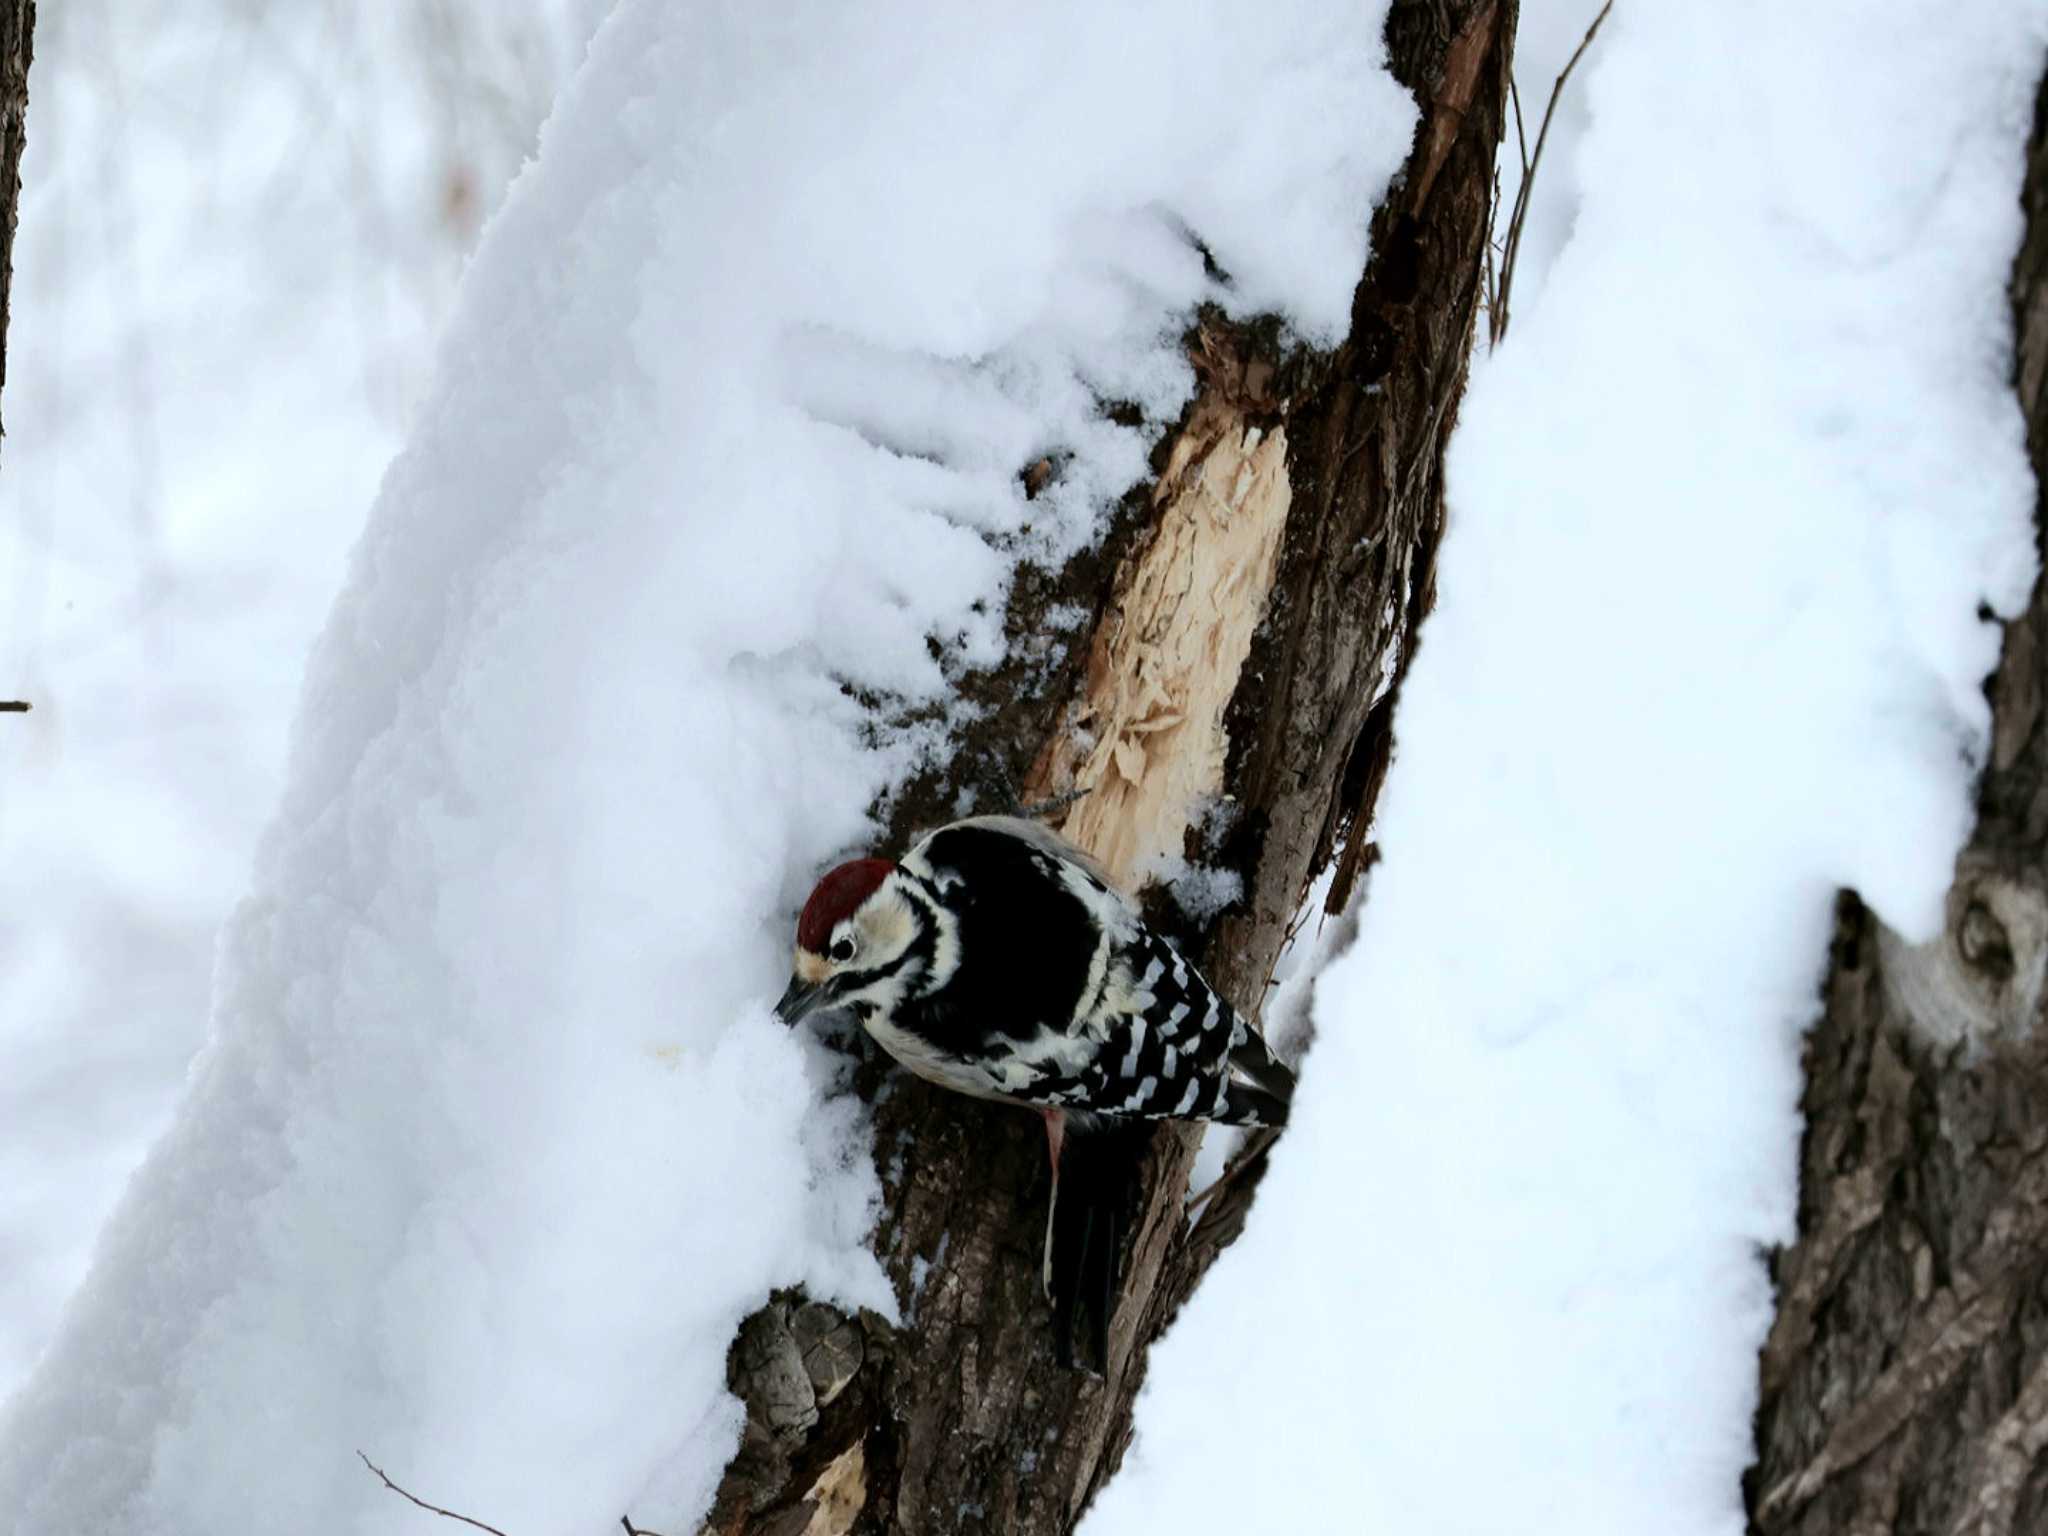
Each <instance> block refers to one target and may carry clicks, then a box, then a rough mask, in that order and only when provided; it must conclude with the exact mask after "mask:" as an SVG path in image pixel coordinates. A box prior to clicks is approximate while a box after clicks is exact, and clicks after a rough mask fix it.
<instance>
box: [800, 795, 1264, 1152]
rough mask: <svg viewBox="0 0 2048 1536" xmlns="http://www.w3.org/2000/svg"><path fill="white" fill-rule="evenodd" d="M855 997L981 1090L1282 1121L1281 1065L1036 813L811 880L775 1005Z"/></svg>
mask: <svg viewBox="0 0 2048 1536" xmlns="http://www.w3.org/2000/svg"><path fill="white" fill-rule="evenodd" d="M821 1007H832V1008H845V1009H848V1010H850V1011H851V1012H852V1013H853V1014H854V1015H855V1016H856V1017H858V1018H859V1019H860V1021H861V1023H862V1024H863V1025H864V1026H865V1027H866V1029H867V1031H868V1033H869V1034H871V1035H873V1036H874V1038H875V1039H876V1041H877V1042H878V1043H879V1044H880V1045H881V1046H882V1048H883V1049H884V1050H886V1051H888V1052H889V1054H890V1055H892V1056H894V1057H895V1058H896V1059H897V1060H898V1061H900V1062H902V1063H903V1064H904V1065H905V1066H906V1067H908V1068H909V1069H910V1070H911V1071H913V1072H915V1073H917V1074H918V1075H919V1076H920V1077H924V1078H928V1079H930V1080H931V1081H933V1082H935V1083H938V1084H940V1085H941V1086H943V1087H947V1088H951V1089H954V1090H956V1091H958V1092H960V1093H967V1094H973V1095H974V1096H975V1097H977V1098H985V1099H1001V1100H1005V1101H1007V1102H1010V1103H1015V1104H1029V1105H1033V1106H1036V1107H1038V1108H1042V1109H1061V1110H1082V1111H1087V1112H1090V1113H1093V1114H1099V1115H1111V1116H1119V1117H1126V1116H1127V1117H1136V1118H1143V1119H1174V1120H1213V1121H1217V1122H1219V1123H1221V1124H1225V1125H1246V1126H1252V1125H1280V1124H1283V1123H1284V1122H1285V1121H1286V1118H1287V1100H1288V1096H1289V1094H1290V1093H1291V1091H1292V1088H1293V1075H1292V1074H1291V1073H1290V1072H1289V1071H1288V1070H1287V1068H1286V1067H1285V1066H1284V1065H1282V1064H1281V1063H1280V1062H1279V1060H1278V1059H1277V1058H1275V1057H1274V1055H1273V1053H1272V1052H1271V1051H1270V1050H1268V1049H1267V1048H1266V1043H1265V1041H1264V1040H1263V1039H1261V1038H1260V1036H1259V1034H1258V1032H1257V1031H1256V1030H1254V1029H1252V1028H1251V1027H1250V1026H1249V1025H1248V1024H1246V1023H1245V1021H1244V1020H1243V1019H1242V1018H1240V1017H1239V1016H1238V1014H1237V1013H1236V1011H1235V1010H1234V1009H1232V1008H1231V1006H1230V1005H1229V1004H1228V1003H1227V1002H1225V1001H1224V1000H1223V999H1222V998H1221V997H1219V996H1218V995H1217V994H1216V992H1215V991H1214V989H1212V988H1211V987H1210V986H1209V984H1208V982H1206V981H1204V980H1203V979H1202V977H1201V975H1200V973H1199V972H1197V971H1196V970H1195V968H1194V967H1193V966H1192V965H1190V964H1189V963H1188V962H1187V960H1186V959H1184V958H1183V957H1182V956H1181V955H1180V953H1179V952H1178V951H1177V950H1175V949H1174V947H1173V946H1172V945H1171V944H1169V943H1167V942H1166V940H1165V939H1163V938H1161V937H1159V935H1158V934H1156V933H1154V932H1153V931H1152V930H1151V928H1150V927H1148V926H1147V925H1146V923H1145V920H1144V918H1143V917H1141V916H1140V915H1139V913H1138V911H1137V909H1136V908H1135V907H1133V906H1132V905H1131V903H1130V902H1129V901H1128V900H1127V899H1126V898H1125V897H1124V896H1123V895H1122V894H1121V893H1119V892H1118V891H1117V890H1116V888H1115V887H1114V886H1113V885H1112V884H1111V883H1110V881H1109V878H1108V876H1107V875H1106V874H1104V873H1103V871H1102V870H1101V869H1100V868H1099V867H1098V866H1097V865H1096V864H1095V863H1094V861H1092V860H1091V859H1089V858H1088V857H1087V856H1086V855H1085V854H1083V853H1081V852H1080V850H1079V849H1076V848H1074V847H1073V846H1072V845H1070V844H1068V843H1067V842H1065V841H1064V840H1062V839H1061V838H1059V837H1058V836H1056V835H1055V834H1053V833H1052V832H1050V831H1048V830H1046V829H1045V828H1044V827H1041V826H1039V825H1037V824H1036V823H1034V822H1029V821H1022V820H1018V819H1016V818H1013V817H1006V816H980V817H976V818H974V819H972V820H969V821H957V822H954V823H952V824H951V825H950V826H944V827H941V828H939V830H938V831H936V832H933V833H930V834H929V835H927V836H926V837H924V838H923V839H922V840H921V841H920V842H918V844H917V845H916V846H915V847H913V848H912V849H911V850H910V852H909V853H907V854H905V855H904V856H903V858H902V860H901V861H900V862H898V863H896V864H893V865H892V864H889V863H888V862H886V861H885V860H880V859H861V860H856V861H855V862H854V863H851V864H843V865H841V866H840V867H839V868H838V869H835V870H833V871H832V872H831V873H830V874H828V875H827V876H826V877H825V878H824V879H823V880H821V881H820V882H819V883H818V887H817V889H816V890H815V891H814V892H813V893H812V895H811V899H810V901H809V902H808V903H806V904H805V907H804V912H803V917H802V918H801V919H800V920H799V922H798V925H797V957H796V975H795V978H794V979H793V980H792V981H791V983H790V989H789V992H788V993H787V994H785V996H784V997H783V1000H782V1002H781V1004H780V1005H779V1007H778V1012H779V1013H780V1014H781V1015H782V1017H784V1018H785V1019H789V1020H792V1021H793V1020H794V1019H797V1018H801V1017H802V1016H803V1015H804V1014H807V1013H809V1012H812V1011H813V1010H814V1009H817V1008H821Z"/></svg>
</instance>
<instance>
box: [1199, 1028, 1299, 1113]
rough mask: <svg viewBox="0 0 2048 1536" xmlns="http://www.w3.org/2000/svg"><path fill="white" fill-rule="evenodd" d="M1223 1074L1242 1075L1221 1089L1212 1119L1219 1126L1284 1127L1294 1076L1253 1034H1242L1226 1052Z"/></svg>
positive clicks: (1229, 1080) (1255, 1032) (1253, 1032)
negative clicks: (1221, 1097)
mask: <svg viewBox="0 0 2048 1536" xmlns="http://www.w3.org/2000/svg"><path fill="white" fill-rule="evenodd" d="M1225 1071H1226V1073H1227V1074H1237V1073H1241V1074H1243V1075H1242V1076H1241V1077H1240V1076H1234V1075H1233V1076H1230V1077H1229V1079H1228V1081H1227V1082H1226V1084H1225V1086H1224V1089H1223V1100H1222V1103H1221V1104H1220V1105H1219V1106H1218V1108H1217V1113H1216V1115H1215V1117H1214V1118H1215V1120H1216V1122H1217V1123H1218V1124H1219V1125H1285V1124H1286V1123H1287V1110H1288V1107H1289V1105H1291V1104H1292V1103H1293V1102H1294V1074H1293V1073H1292V1072H1290V1071H1289V1070H1288V1068H1287V1063H1286V1062H1284V1061H1282V1060H1281V1059H1280V1058H1279V1057H1278V1056H1275V1055H1274V1054H1273V1048H1272V1047H1271V1046H1269V1045H1267V1044H1266V1041H1265V1037H1264V1036H1262V1035H1261V1034H1260V1033H1259V1032H1258V1031H1257V1030H1255V1029H1248V1030H1246V1031H1245V1032H1244V1038H1243V1039H1242V1040H1239V1041H1238V1042H1237V1043H1236V1044H1235V1045H1233V1046H1232V1047H1231V1048H1230V1062H1229V1065H1228V1066H1227V1067H1226V1068H1225ZM1246 1078H1249V1079H1250V1081H1249V1082H1247V1081H1245V1079H1246Z"/></svg>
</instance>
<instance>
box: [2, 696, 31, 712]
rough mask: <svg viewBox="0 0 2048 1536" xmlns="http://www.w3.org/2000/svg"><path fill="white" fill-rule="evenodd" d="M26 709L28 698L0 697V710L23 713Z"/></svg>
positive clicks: (27, 707)
mask: <svg viewBox="0 0 2048 1536" xmlns="http://www.w3.org/2000/svg"><path fill="white" fill-rule="evenodd" d="M28 709H29V706H28V700H26V699H0V711H4V712H5V713H7V714H10V715H25V714H27V713H28Z"/></svg>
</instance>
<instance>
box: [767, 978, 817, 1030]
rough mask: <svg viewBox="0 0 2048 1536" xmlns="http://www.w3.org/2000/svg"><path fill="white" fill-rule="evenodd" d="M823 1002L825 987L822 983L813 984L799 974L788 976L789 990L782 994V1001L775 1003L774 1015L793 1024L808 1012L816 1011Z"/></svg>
mask: <svg viewBox="0 0 2048 1536" xmlns="http://www.w3.org/2000/svg"><path fill="white" fill-rule="evenodd" d="M824 1004H825V988H824V985H823V984H822V983H820V984H818V985H816V986H813V985H812V984H811V983H810V982H808V981H805V980H804V979H803V977H801V976H792V977H790V978H789V990H788V991H786V992H784V993H783V994H782V1001H781V1002H779V1003H777V1004H776V1005H775V1017H777V1018H778V1019H780V1020H782V1022H783V1023H785V1024H794V1023H796V1022H798V1021H799V1020H801V1019H802V1018H804V1017H805V1016H806V1015H808V1014H812V1013H815V1012H817V1010H818V1009H819V1008H821V1007H823V1006H824Z"/></svg>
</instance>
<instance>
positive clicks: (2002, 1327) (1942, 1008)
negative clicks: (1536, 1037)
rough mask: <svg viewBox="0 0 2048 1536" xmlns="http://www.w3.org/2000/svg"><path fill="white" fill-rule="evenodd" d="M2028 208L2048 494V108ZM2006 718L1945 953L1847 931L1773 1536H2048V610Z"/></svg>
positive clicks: (1775, 1412) (1767, 1439) (1854, 916)
mask: <svg viewBox="0 0 2048 1536" xmlns="http://www.w3.org/2000/svg"><path fill="white" fill-rule="evenodd" d="M2022 201H2023V204H2024V208H2025V212H2026V235H2025V239H2024V242H2023V244H2022V246H2021V249H2020V253H2019V257H2018V260H2017V262H2016V263H2015V266H2014V270H2013V281H2012V303H2013V311H2014V317H2015V323H2016V330H2017V338H2018V349H2017V369H2016V373H2017V378H2016V383H2017V387H2018V391H2019V399H2020V405H2021V408H2022V410H2023V411H2024V412H2025V415H2026V419H2027V437H2028V447H2029V450H2030V452H2031V454H2032V457H2033V463H2034V473H2035V476H2036V481H2037V483H2038V484H2044V485H2048V82H2044V86H2043V90H2042V93H2041V95H2040V96H2039V98H2038V99H2037V102H2036V109H2035V120H2034V132H2033V139H2032V142H2031V145H2030V147H2029V150H2028V157H2027V171H2026V182H2025V187H2024V190H2023V194H2022ZM2040 525H2041V517H2040V514H2039V513H2038V512H2037V517H2036V527H2037V536H2038V529H2039V527H2040ZM1989 694H1990V698H1991V702H1992V708H1993V713H1994V725H1993V733H1992V749H1991V761H1990V765H1989V767H1988V769H1987V770H1986V773H1985V776H1984V781H1983V784H1982V786H1981V788H1980V790H1979V801H1978V822H1977V828H1976V832H1975V834H1974V835H1973V837H1972V839H1971V841H1970V844H1969V846H1968V847H1967V848H1966V849H1965V850H1964V851H1963V853H1962V855H1961V856H1960V857H1959V858H1958V860H1957V862H1956V874H1955V880H1954V883H1953V884H1952V886H1951V887H1950V889H1949V895H1948V910H1947V921H1946V924H1945V926H1944V931H1943V932H1942V933H1941V935H1940V936H1939V937H1938V938H1937V939H1936V940H1935V941H1934V942H1932V943H1930V944H1927V945H1924V946H1919V947H1913V946H1909V945H1907V944H1905V943H1903V942H1902V941H1901V940H1900V939H1899V938H1898V937H1897V936H1896V935H1895V934H1892V933H1891V932H1889V931H1888V930H1887V929H1886V928H1885V927H1884V926H1883V924H1881V923H1880V922H1878V920H1877V919H1876V918H1875V917H1874V916H1872V914H1871V913H1870V912H1869V911H1868V910H1867V909H1866V908H1864V907H1863V906H1862V905H1861V904H1860V903H1859V902H1858V901H1856V899H1855V898H1854V897H1853V896H1849V895H1844V896H1843V897H1842V899H1841V903H1840V907H1839V910H1838V914H1837V923H1836V930H1835V943H1834V952H1833V956H1832V964H1831V968H1830V974H1829V977H1828V982H1827V988H1826V995H1825V1001H1826V1011H1825V1013H1824V1015H1823V1016H1822V1019H1821V1021H1820V1024H1819V1025H1818V1026H1817V1027H1816V1028H1815V1030H1814V1031H1813V1034H1812V1035H1811V1037H1810V1038H1809V1040H1808V1042H1807V1047H1806V1093H1805V1101H1804V1108H1805V1112H1806V1138H1805V1145H1804V1150H1803V1152H1802V1154H1801V1168H1800V1210H1799V1240H1798V1242H1797V1243H1796V1244H1795V1245H1794V1246H1793V1247H1792V1248H1790V1249H1789V1250H1787V1251H1784V1252H1782V1253H1779V1254H1777V1255H1776V1256H1775V1262H1774V1269H1775V1276H1776V1280H1777V1284H1778V1316H1777V1320H1776V1323H1775V1325H1774V1326H1773V1328H1772V1330H1771V1334H1770V1337H1769V1339H1768V1340H1767V1341H1766V1343H1765V1345H1764V1351H1763V1359H1762V1400H1761V1405H1760V1407H1759V1410H1758V1414H1757V1452H1758V1461H1757V1465H1756V1467H1755V1468H1754V1469H1753V1470H1752V1472H1751V1475H1750V1479H1749V1502H1750V1512H1751V1524H1752V1528H1753V1529H1754V1530H1755V1531H1757V1532H1759V1533H1765V1536H1791V1533H1810V1536H1819V1533H1821V1532H1827V1533H1829V1536H1846V1533H1850V1532H1873V1533H1874V1532H1879V1531H1883V1532H1898V1533H1901V1536H1904V1533H1919V1532H1926V1533H1930V1536H1932V1533H1942V1536H1994V1533H1996V1536H2005V1533H2008V1532H2038V1531H2048V1029H2044V1028H2043V1026H2042V1022H2041V1017H2040V1014H2041V997H2042V980H2043V974H2044V970H2048V709H2044V703H2048V585H2041V584H2037V585H2036V587H2035V589H2034V593H2033V597H2032V600H2031V601H2030V602H2029V604H2028V607H2027V610H2026V612H2025V613H2023V614H2022V615H2021V616H2020V617H2019V618H2017V619H2015V620H2014V621H2013V622H2012V623H2010V624H2008V625H2007V626H2006V631H2005V643H2004V651H2003V655H2002V657H2001V660H2000V662H1999V666H1998V671H1997V672H1996V673H1995V674H1994V676H1993V678H1992V681H1991V685H1990V689H1989Z"/></svg>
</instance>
